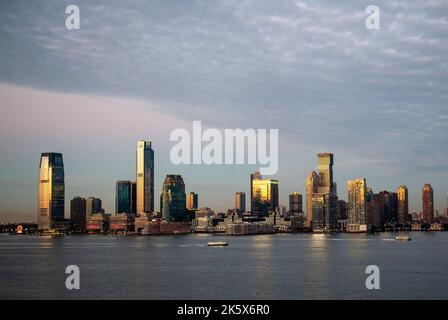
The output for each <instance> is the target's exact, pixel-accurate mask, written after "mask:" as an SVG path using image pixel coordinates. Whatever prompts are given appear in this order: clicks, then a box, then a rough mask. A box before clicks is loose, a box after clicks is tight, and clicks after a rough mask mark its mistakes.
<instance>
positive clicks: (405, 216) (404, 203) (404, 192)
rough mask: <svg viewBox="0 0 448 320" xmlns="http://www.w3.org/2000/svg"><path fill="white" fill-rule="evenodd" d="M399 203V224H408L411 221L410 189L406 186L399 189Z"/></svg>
mask: <svg viewBox="0 0 448 320" xmlns="http://www.w3.org/2000/svg"><path fill="white" fill-rule="evenodd" d="M397 201H398V223H400V224H406V223H408V222H409V221H408V220H409V197H408V188H407V187H406V186H405V185H401V186H399V187H398V189H397Z"/></svg>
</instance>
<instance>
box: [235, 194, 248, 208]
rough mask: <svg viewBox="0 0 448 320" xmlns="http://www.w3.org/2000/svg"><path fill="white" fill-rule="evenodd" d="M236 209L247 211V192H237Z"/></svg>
mask: <svg viewBox="0 0 448 320" xmlns="http://www.w3.org/2000/svg"><path fill="white" fill-rule="evenodd" d="M235 209H236V210H237V211H238V212H239V213H244V212H246V193H245V192H237V193H235Z"/></svg>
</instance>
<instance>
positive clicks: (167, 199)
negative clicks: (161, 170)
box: [160, 174, 187, 221]
mask: <svg viewBox="0 0 448 320" xmlns="http://www.w3.org/2000/svg"><path fill="white" fill-rule="evenodd" d="M185 209H186V195H185V184H184V180H183V179H182V176H180V175H173V174H169V175H167V176H166V178H165V181H164V182H163V186H162V194H161V195H160V211H161V213H162V218H163V219H165V220H166V221H184V220H185V219H186V217H187V215H186V211H185Z"/></svg>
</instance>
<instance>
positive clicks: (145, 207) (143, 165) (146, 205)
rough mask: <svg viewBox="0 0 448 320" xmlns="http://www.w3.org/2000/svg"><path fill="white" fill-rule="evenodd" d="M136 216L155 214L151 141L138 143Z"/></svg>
mask: <svg viewBox="0 0 448 320" xmlns="http://www.w3.org/2000/svg"><path fill="white" fill-rule="evenodd" d="M136 198H137V205H136V211H137V212H136V215H137V216H138V215H140V214H141V213H142V212H145V213H153V212H154V150H153V149H152V146H151V142H150V141H144V140H140V141H138V143H137V197H136Z"/></svg>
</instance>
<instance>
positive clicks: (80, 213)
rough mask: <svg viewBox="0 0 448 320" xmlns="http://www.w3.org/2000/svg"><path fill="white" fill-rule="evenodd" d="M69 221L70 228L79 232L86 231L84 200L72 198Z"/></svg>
mask: <svg viewBox="0 0 448 320" xmlns="http://www.w3.org/2000/svg"><path fill="white" fill-rule="evenodd" d="M70 220H71V222H72V228H73V229H74V230H76V231H79V232H85V231H86V199H85V198H81V197H74V198H73V199H72V200H71V201H70Z"/></svg>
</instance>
